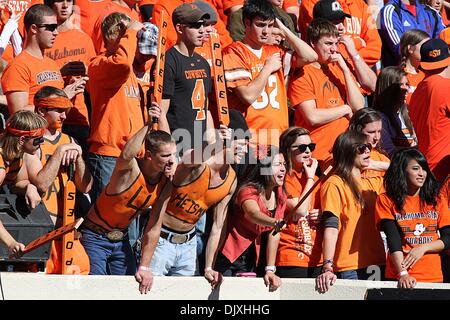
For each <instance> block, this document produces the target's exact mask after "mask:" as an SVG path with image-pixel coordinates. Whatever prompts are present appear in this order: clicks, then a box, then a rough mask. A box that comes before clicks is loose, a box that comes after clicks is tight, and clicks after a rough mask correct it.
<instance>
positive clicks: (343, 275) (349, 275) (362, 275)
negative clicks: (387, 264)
mask: <svg viewBox="0 0 450 320" xmlns="http://www.w3.org/2000/svg"><path fill="white" fill-rule="evenodd" d="M373 267H378V268H379V270H380V273H379V276H380V279H379V280H384V277H383V275H384V269H385V268H384V266H373ZM336 275H337V277H338V279H347V280H368V279H369V277H371V276H373V275H374V273H373V269H371V268H369V267H367V268H361V269H356V270H347V271H342V272H336Z"/></svg>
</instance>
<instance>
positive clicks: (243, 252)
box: [215, 146, 286, 291]
mask: <svg viewBox="0 0 450 320" xmlns="http://www.w3.org/2000/svg"><path fill="white" fill-rule="evenodd" d="M256 159H257V161H256V162H257V163H256V164H250V165H249V166H248V168H247V170H246V172H245V174H244V176H243V178H242V180H241V181H240V182H239V185H238V188H237V192H236V194H235V196H234V198H235V199H234V200H232V201H233V202H232V203H234V204H235V206H234V210H233V211H232V212H230V213H229V214H228V220H229V223H228V230H227V234H226V236H225V241H224V245H223V247H222V250H221V252H220V253H219V255H218V257H217V261H216V266H215V270H217V271H219V272H220V273H222V274H223V275H224V276H239V275H246V274H248V273H252V272H255V271H256V268H257V266H258V262H260V259H259V258H260V252H261V253H263V252H262V250H261V247H262V246H261V242H262V239H263V234H264V233H266V234H267V246H266V251H265V255H266V260H267V261H266V267H265V274H264V283H265V284H266V286H269V290H271V291H274V290H276V289H277V288H278V287H279V286H280V285H281V281H280V278H279V277H278V276H276V275H275V271H276V268H275V259H276V254H277V248H278V242H279V239H280V235H279V233H278V234H277V235H275V236H273V235H272V234H271V233H270V231H272V229H273V228H274V227H275V226H276V225H277V224H278V222H279V221H280V220H281V219H282V218H283V216H284V210H285V208H286V193H285V192H284V189H283V184H284V176H285V174H286V167H285V165H286V163H285V161H284V157H283V154H281V153H280V152H279V150H278V149H277V148H276V147H274V146H268V147H267V148H265V147H262V146H258V147H257V149H256ZM261 260H264V258H263V259H261Z"/></svg>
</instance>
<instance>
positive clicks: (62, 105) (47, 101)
mask: <svg viewBox="0 0 450 320" xmlns="http://www.w3.org/2000/svg"><path fill="white" fill-rule="evenodd" d="M34 105H35V106H36V108H48V109H51V108H56V109H68V108H72V107H73V104H72V102H71V101H70V100H69V98H66V97H61V96H57V97H48V98H40V99H35V100H34Z"/></svg>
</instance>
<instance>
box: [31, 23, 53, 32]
mask: <svg viewBox="0 0 450 320" xmlns="http://www.w3.org/2000/svg"><path fill="white" fill-rule="evenodd" d="M36 26H37V27H39V28H45V30H47V31H50V32H53V31H55V30H56V28H58V24H56V23H47V24H37V25H36Z"/></svg>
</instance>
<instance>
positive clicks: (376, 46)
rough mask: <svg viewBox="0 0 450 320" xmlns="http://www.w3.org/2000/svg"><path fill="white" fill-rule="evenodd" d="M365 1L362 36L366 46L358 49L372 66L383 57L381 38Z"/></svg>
mask: <svg viewBox="0 0 450 320" xmlns="http://www.w3.org/2000/svg"><path fill="white" fill-rule="evenodd" d="M361 2H362V3H363V8H362V11H363V19H362V22H361V27H362V28H361V38H362V39H363V40H364V41H365V43H366V46H365V47H363V48H361V49H360V50H358V52H359V54H360V55H361V57H362V58H363V59H364V61H365V62H366V63H367V64H368V65H369V67H372V66H373V65H374V64H375V63H377V61H378V60H380V58H381V38H380V35H379V33H378V29H377V25H376V22H375V20H374V18H373V16H372V13H371V12H370V10H369V7H368V6H367V4H366V3H364V2H363V1H361Z"/></svg>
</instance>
